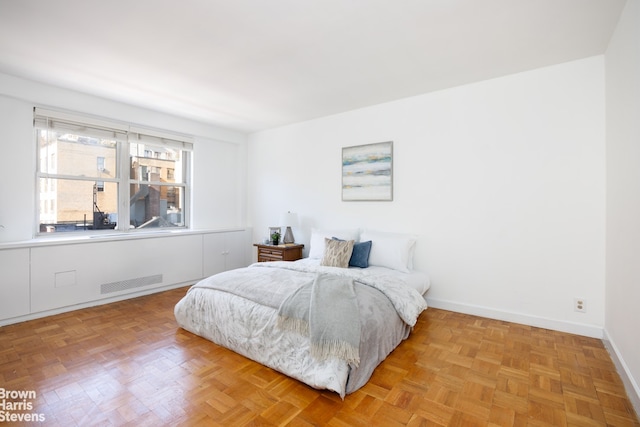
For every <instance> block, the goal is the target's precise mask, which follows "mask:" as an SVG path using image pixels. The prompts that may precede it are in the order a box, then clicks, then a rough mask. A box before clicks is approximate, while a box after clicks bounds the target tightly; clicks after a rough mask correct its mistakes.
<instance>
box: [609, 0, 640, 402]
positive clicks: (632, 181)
mask: <svg viewBox="0 0 640 427" xmlns="http://www.w3.org/2000/svg"><path fill="white" fill-rule="evenodd" d="M606 89H607V246H606V259H607V276H606V283H607V288H606V290H607V292H606V319H605V329H606V334H607V338H608V339H609V340H610V342H611V344H612V345H613V347H614V351H615V352H616V353H617V355H618V357H619V359H620V361H621V364H622V365H623V366H622V367H623V369H624V370H625V371H626V374H627V376H628V378H627V379H628V381H627V387H628V391H629V394H630V396H631V397H632V400H634V403H635V406H636V410H638V409H640V386H639V384H640V345H639V344H638V325H640V314H639V313H640V310H638V306H637V302H638V301H640V1H638V0H633V1H628V2H627V5H626V7H625V10H624V12H623V14H622V16H621V18H620V22H619V24H618V26H617V28H616V32H615V33H614V36H613V38H612V40H611V42H610V44H609V47H608V49H607V54H606ZM631 390H634V392H633V393H632V392H631Z"/></svg>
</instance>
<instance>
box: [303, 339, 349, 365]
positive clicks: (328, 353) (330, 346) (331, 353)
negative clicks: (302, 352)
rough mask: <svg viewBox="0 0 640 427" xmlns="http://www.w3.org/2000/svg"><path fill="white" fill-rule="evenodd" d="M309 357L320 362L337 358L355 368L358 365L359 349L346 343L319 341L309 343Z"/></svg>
mask: <svg viewBox="0 0 640 427" xmlns="http://www.w3.org/2000/svg"><path fill="white" fill-rule="evenodd" d="M311 355H312V356H313V357H315V358H317V359H320V360H326V359H329V358H333V357H337V358H339V359H343V360H345V361H346V362H347V363H349V364H350V365H352V366H353V367H355V368H357V367H358V365H359V364H360V349H359V348H358V347H354V346H353V345H351V344H349V343H348V342H346V341H327V340H325V341H320V342H314V343H311Z"/></svg>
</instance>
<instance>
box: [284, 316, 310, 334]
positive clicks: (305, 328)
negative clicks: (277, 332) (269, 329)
mask: <svg viewBox="0 0 640 427" xmlns="http://www.w3.org/2000/svg"><path fill="white" fill-rule="evenodd" d="M278 327H279V328H282V329H284V330H287V331H292V332H297V333H299V334H300V335H309V322H307V321H306V320H303V319H296V318H295V317H286V316H278Z"/></svg>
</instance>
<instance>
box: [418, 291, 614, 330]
mask: <svg viewBox="0 0 640 427" xmlns="http://www.w3.org/2000/svg"><path fill="white" fill-rule="evenodd" d="M427 304H428V305H429V307H433V308H441V309H443V310H449V311H455V312H457V313H465V314H472V315H474V316H481V317H488V318H490V319H496V320H504V321H506V322H513V323H520V324H523V325H529V326H535V327H537V328H544V329H551V330H554V331H560V332H567V333H570V334H576V335H582V336H586V337H591V338H598V339H602V338H603V337H604V330H603V328H602V327H599V326H594V325H587V324H583V323H575V322H567V321H562V320H556V319H547V318H544V317H538V316H530V315H527V314H522V313H516V312H512V311H505V310H496V309H494V308H489V307H482V306H477V305H471V304H461V303H459V302H454V301H447V300H441V299H437V298H428V297H427Z"/></svg>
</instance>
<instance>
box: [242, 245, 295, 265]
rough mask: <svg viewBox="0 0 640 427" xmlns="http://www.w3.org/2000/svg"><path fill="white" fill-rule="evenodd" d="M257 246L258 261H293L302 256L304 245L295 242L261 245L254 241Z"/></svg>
mask: <svg viewBox="0 0 640 427" xmlns="http://www.w3.org/2000/svg"><path fill="white" fill-rule="evenodd" d="M253 246H256V247H257V248H258V262H265V261H295V260H297V259H300V258H302V248H304V245H298V244H295V243H292V244H286V245H263V244H260V243H254V244H253Z"/></svg>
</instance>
